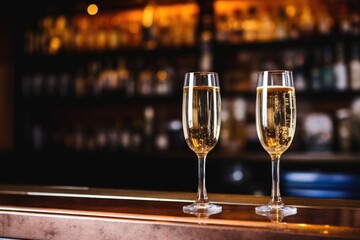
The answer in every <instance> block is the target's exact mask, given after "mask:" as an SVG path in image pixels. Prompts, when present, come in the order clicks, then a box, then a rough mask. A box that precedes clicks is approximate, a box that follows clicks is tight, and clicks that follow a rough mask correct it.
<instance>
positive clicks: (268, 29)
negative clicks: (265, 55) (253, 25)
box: [257, 6, 276, 42]
mask: <svg viewBox="0 0 360 240" xmlns="http://www.w3.org/2000/svg"><path fill="white" fill-rule="evenodd" d="M275 28H276V27H275V22H274V21H273V19H272V16H271V12H270V7H269V6H263V7H262V8H260V12H259V16H258V32H257V36H258V41H262V42H266V41H272V40H274V39H275V36H276V34H275V33H276V32H275Z"/></svg>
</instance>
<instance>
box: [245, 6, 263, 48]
mask: <svg viewBox="0 0 360 240" xmlns="http://www.w3.org/2000/svg"><path fill="white" fill-rule="evenodd" d="M242 26H243V31H244V33H243V34H244V41H245V42H254V41H257V40H258V29H259V22H258V19H257V8H256V7H255V6H250V7H249V8H248V10H247V15H246V17H245V19H244V21H243V24H242Z"/></svg>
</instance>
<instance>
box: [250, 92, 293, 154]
mask: <svg viewBox="0 0 360 240" xmlns="http://www.w3.org/2000/svg"><path fill="white" fill-rule="evenodd" d="M256 94H257V95H256V130H257V134H258V137H259V139H260V143H261V145H262V146H263V147H264V149H265V150H266V151H267V152H268V153H269V154H270V155H278V156H280V155H281V154H282V153H283V152H284V151H285V150H286V149H288V147H289V146H290V144H291V142H292V139H293V138H294V134H295V127H296V99H295V89H294V88H293V87H281V86H271V87H266V88H263V87H258V88H257V90H256Z"/></svg>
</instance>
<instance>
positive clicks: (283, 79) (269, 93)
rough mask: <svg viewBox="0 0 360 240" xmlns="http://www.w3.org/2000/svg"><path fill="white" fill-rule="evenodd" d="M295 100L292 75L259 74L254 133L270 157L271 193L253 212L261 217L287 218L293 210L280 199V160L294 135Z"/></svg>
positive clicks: (279, 71) (286, 73)
mask: <svg viewBox="0 0 360 240" xmlns="http://www.w3.org/2000/svg"><path fill="white" fill-rule="evenodd" d="M295 127H296V98H295V88H294V81H293V76H292V72H291V71H287V70H273V71H263V72H260V73H259V75H258V79H257V89H256V130H257V134H258V137H259V140H260V143H261V145H262V146H263V147H264V149H265V150H266V151H267V152H268V154H269V155H270V157H271V166H272V189H271V200H270V202H269V203H268V204H267V205H263V206H259V207H257V208H256V213H258V214H261V215H267V214H271V215H274V214H275V215H281V216H287V215H292V214H295V213H296V211H297V210H296V208H295V207H292V206H287V205H285V204H284V203H283V201H282V199H281V196H280V170H279V164H280V157H281V155H282V154H283V153H284V152H285V151H286V150H287V149H288V148H289V146H290V145H291V142H292V140H293V138H294V135H295Z"/></svg>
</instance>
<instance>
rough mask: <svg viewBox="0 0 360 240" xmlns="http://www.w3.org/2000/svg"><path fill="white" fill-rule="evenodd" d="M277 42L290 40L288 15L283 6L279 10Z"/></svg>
mask: <svg viewBox="0 0 360 240" xmlns="http://www.w3.org/2000/svg"><path fill="white" fill-rule="evenodd" d="M275 38H276V40H285V39H287V38H288V29H287V24H286V14H285V9H284V7H283V6H279V7H278V10H277V22H276V28H275Z"/></svg>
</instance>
